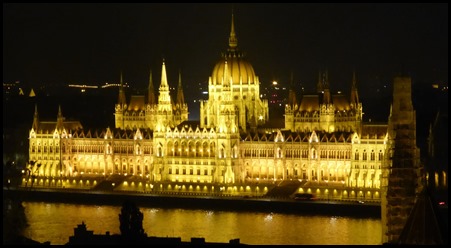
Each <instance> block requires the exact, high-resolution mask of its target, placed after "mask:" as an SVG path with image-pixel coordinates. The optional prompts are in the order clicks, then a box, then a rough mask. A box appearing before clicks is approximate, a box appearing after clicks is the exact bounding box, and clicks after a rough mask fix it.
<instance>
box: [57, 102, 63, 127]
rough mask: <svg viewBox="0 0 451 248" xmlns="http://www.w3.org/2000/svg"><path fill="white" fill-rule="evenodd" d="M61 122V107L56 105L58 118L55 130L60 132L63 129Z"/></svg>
mask: <svg viewBox="0 0 451 248" xmlns="http://www.w3.org/2000/svg"><path fill="white" fill-rule="evenodd" d="M63 122H64V117H63V112H62V111H61V105H58V116H57V117H56V129H58V130H62V129H63V128H64V125H63Z"/></svg>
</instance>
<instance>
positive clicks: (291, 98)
mask: <svg viewBox="0 0 451 248" xmlns="http://www.w3.org/2000/svg"><path fill="white" fill-rule="evenodd" d="M296 103H297V101H296V91H295V89H294V80H293V71H292V72H291V82H290V89H289V91H288V104H289V105H292V106H293V105H296Z"/></svg>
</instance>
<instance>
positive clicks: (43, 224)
mask: <svg viewBox="0 0 451 248" xmlns="http://www.w3.org/2000/svg"><path fill="white" fill-rule="evenodd" d="M23 206H24V207H25V215H26V218H27V222H28V224H29V225H28V227H26V229H25V230H24V234H25V236H26V237H28V238H31V239H34V240H37V241H39V242H45V241H50V243H51V244H52V245H61V244H66V243H67V242H68V241H69V236H71V235H73V234H74V228H75V227H76V226H77V224H81V222H82V221H84V223H85V224H86V226H87V228H88V230H92V231H94V234H105V232H106V231H109V232H110V233H111V234H119V233H120V231H119V217H118V214H119V213H120V209H121V207H120V206H113V205H87V204H74V203H57V202H34V201H33V202H27V201H25V202H23ZM140 210H141V212H143V214H144V220H143V227H144V231H145V232H146V233H147V235H148V236H158V237H167V236H168V237H181V239H182V241H189V240H190V239H191V237H204V238H205V241H206V242H225V243H228V242H229V240H231V239H235V238H239V239H240V242H241V243H243V244H250V245H323V244H333V245H377V244H381V230H382V229H381V220H380V218H367V217H349V216H325V215H302V214H292V213H280V212H277V213H272V212H266V213H265V212H250V211H223V210H205V209H202V210H200V209H182V208H154V207H140Z"/></svg>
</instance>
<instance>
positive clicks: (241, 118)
mask: <svg viewBox="0 0 451 248" xmlns="http://www.w3.org/2000/svg"><path fill="white" fill-rule="evenodd" d="M208 95H209V97H208V100H207V101H204V102H201V105H200V124H201V127H221V125H226V124H227V121H226V122H224V120H225V119H227V120H228V122H233V123H234V125H235V126H237V127H238V128H239V130H240V131H241V132H246V131H247V130H248V129H249V128H251V129H255V128H256V127H257V125H261V124H264V123H265V122H266V121H267V120H268V117H269V112H268V102H267V101H266V100H262V99H260V81H259V79H258V77H257V76H256V75H255V72H254V68H253V67H252V65H251V64H250V63H249V62H248V61H247V60H246V59H245V55H244V53H243V52H241V51H239V49H238V39H237V37H236V33H235V24H234V16H233V14H232V22H231V29H230V36H229V47H228V49H227V51H226V52H224V53H222V58H221V59H220V60H219V61H218V62H217V63H216V65H215V66H214V68H213V72H212V75H211V77H210V78H209V80H208ZM224 115H227V118H226V117H225V116H224ZM229 125H230V124H229ZM224 128H226V127H224Z"/></svg>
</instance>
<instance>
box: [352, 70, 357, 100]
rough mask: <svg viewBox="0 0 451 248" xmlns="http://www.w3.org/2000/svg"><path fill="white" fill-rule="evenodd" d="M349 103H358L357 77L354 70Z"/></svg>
mask: <svg viewBox="0 0 451 248" xmlns="http://www.w3.org/2000/svg"><path fill="white" fill-rule="evenodd" d="M351 103H352V104H358V103H359V93H358V91H357V79H356V76H355V71H354V72H353V73H352V86H351Z"/></svg>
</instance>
